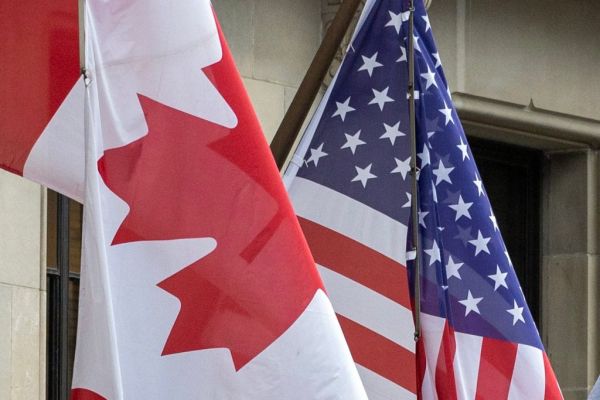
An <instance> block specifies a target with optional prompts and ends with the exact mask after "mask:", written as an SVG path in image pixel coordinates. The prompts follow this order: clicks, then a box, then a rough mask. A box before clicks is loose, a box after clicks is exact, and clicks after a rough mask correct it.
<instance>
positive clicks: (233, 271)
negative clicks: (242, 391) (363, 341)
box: [98, 30, 322, 369]
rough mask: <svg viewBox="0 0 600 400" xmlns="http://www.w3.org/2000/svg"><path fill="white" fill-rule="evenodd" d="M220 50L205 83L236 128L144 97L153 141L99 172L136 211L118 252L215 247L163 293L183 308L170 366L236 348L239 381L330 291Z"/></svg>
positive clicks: (116, 156) (126, 150) (127, 149)
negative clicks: (147, 245)
mask: <svg viewBox="0 0 600 400" xmlns="http://www.w3.org/2000/svg"><path fill="white" fill-rule="evenodd" d="M219 32H220V30H219ZM221 43H222V47H223V58H222V60H221V61H220V62H219V63H217V64H215V65H213V66H211V67H209V68H205V69H204V72H205V73H206V75H207V76H208V77H209V78H210V79H211V81H212V82H213V84H214V85H215V86H216V87H217V89H218V90H219V92H220V93H221V94H222V95H223V97H224V98H225V100H226V101H227V103H228V104H229V105H230V107H231V108H232V109H233V111H234V112H235V114H236V116H237V118H238V125H237V126H236V127H235V128H233V129H229V128H226V127H223V126H221V125H217V124H214V123H212V122H209V121H206V120H203V119H200V118H197V117H195V116H192V115H189V114H186V113H183V112H181V111H178V110H176V109H173V108H170V107H168V106H166V105H164V104H161V103H158V102H156V101H154V100H152V99H149V98H147V97H144V96H141V95H139V100H140V104H141V106H142V109H143V110H144V114H145V117H146V121H147V124H148V134H147V135H146V136H144V137H143V138H141V139H139V140H137V141H135V142H132V143H130V144H128V145H126V146H124V147H121V148H117V149H113V150H109V151H107V152H105V154H104V157H103V158H102V159H101V160H100V161H99V164H98V167H99V170H100V173H101V175H102V177H103V179H104V181H105V183H106V185H107V186H108V187H109V188H110V189H111V190H112V191H113V192H114V193H115V194H117V195H118V196H119V197H120V198H121V199H123V200H124V201H125V202H127V203H128V204H129V206H130V212H129V214H128V215H127V217H126V218H125V220H124V221H123V223H122V225H121V226H120V227H119V229H118V231H117V233H116V235H115V237H114V239H113V245H114V244H120V243H128V242H134V241H146V240H168V239H181V238H197V237H212V238H214V239H216V241H217V247H216V249H215V250H214V251H213V252H212V253H210V254H209V255H207V256H206V257H204V258H202V259H201V260H199V261H197V262H195V263H194V264H192V265H190V266H188V267H186V268H184V269H182V270H181V271H180V272H178V273H176V274H175V275H173V276H171V277H169V278H167V279H165V280H164V281H162V282H160V283H159V284H158V286H159V287H161V288H162V289H164V290H166V291H167V292H169V293H171V294H173V295H174V296H176V297H177V298H179V300H180V302H181V309H180V312H179V315H178V316H177V319H176V321H175V324H174V326H173V328H172V330H171V333H170V335H169V337H168V339H167V341H166V344H165V347H164V350H163V355H167V354H173V353H180V352H186V351H193V350H201V349H210V348H229V349H230V351H231V354H232V358H233V362H234V365H235V368H236V369H240V368H241V367H243V366H244V365H245V364H246V363H248V362H249V361H250V360H251V359H253V358H254V357H255V356H256V355H257V354H259V353H260V352H262V351H263V350H264V349H265V348H266V347H267V346H269V345H270V344H271V343H272V342H273V341H274V340H275V339H277V338H278V337H279V336H281V334H283V332H284V331H285V330H286V329H287V328H289V327H290V325H291V324H292V323H293V322H294V321H295V320H296V319H297V318H298V317H299V315H300V314H301V313H302V312H303V311H304V309H305V308H306V306H307V305H308V303H309V302H310V301H311V300H312V298H313V296H314V294H315V292H316V291H317V289H319V288H322V283H321V280H320V278H319V277H318V275H317V273H316V269H315V268H314V262H313V260H312V258H311V256H310V253H309V250H308V247H307V245H306V243H305V240H304V238H303V236H302V234H301V231H300V228H299V225H298V223H297V220H296V217H295V215H294V213H293V211H292V209H291V206H290V205H289V202H288V200H287V195H286V193H285V190H284V188H283V185H282V184H281V178H280V176H279V174H278V172H277V169H276V167H275V164H274V162H273V159H272V156H271V153H270V152H269V148H268V146H267V144H266V142H265V140H264V137H263V136H262V132H261V129H260V126H259V124H258V121H257V120H256V116H255V115H254V112H253V110H252V108H251V105H250V102H249V99H248V97H247V95H246V92H245V90H244V88H243V85H242V82H241V79H240V78H239V75H238V73H237V70H236V69H235V66H234V64H233V60H232V58H231V55H230V54H229V51H228V49H227V46H226V44H225V41H224V39H223V37H222V35H221ZM199 73H200V71H199Z"/></svg>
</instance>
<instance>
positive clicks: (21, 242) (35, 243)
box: [0, 170, 42, 288]
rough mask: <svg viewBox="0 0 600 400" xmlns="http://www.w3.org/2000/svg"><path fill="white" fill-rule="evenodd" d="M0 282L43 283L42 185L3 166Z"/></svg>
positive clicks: (0, 189) (1, 173)
mask: <svg viewBox="0 0 600 400" xmlns="http://www.w3.org/2000/svg"><path fill="white" fill-rule="evenodd" d="M0 210H1V211H0V226H1V227H2V230H0V283H6V284H12V285H19V286H27V287H31V288H39V287H40V265H41V263H40V254H41V243H40V242H41V232H40V230H41V228H42V227H41V225H42V224H41V210H42V187H41V186H40V185H37V184H35V183H32V182H29V181H27V180H25V179H23V178H21V177H18V176H16V175H13V174H10V173H8V172H5V171H2V170H0Z"/></svg>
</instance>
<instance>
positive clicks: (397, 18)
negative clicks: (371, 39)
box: [385, 11, 410, 33]
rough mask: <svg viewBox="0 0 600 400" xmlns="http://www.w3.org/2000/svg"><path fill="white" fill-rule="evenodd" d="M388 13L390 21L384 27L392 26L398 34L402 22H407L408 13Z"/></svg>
mask: <svg viewBox="0 0 600 400" xmlns="http://www.w3.org/2000/svg"><path fill="white" fill-rule="evenodd" d="M388 12H389V13H390V20H389V21H388V23H387V24H385V26H393V27H394V29H396V33H400V25H402V22H403V21H408V17H409V15H410V11H407V12H404V13H403V12H399V13H398V14H396V13H394V12H391V11H388Z"/></svg>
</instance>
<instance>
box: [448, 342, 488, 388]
mask: <svg viewBox="0 0 600 400" xmlns="http://www.w3.org/2000/svg"><path fill="white" fill-rule="evenodd" d="M454 338H455V340H456V353H455V356H454V362H453V365H454V380H455V382H456V392H457V396H458V399H461V400H471V399H474V398H475V392H476V391H477V376H478V374H479V362H480V360H481V346H482V344H483V338H482V337H481V336H475V335H468V334H465V333H460V332H455V333H454Z"/></svg>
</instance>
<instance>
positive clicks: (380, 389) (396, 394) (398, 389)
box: [356, 364, 417, 400]
mask: <svg viewBox="0 0 600 400" xmlns="http://www.w3.org/2000/svg"><path fill="white" fill-rule="evenodd" d="M356 369H358V375H360V379H361V380H362V383H363V385H364V386H365V390H366V391H367V395H368V396H369V400H404V399H406V400H409V399H410V400H412V399H416V398H417V395H416V394H414V393H412V392H410V391H409V390H406V389H405V388H403V387H402V386H400V385H397V384H395V383H394V382H392V381H390V380H388V379H386V378H384V377H383V376H381V375H379V374H376V373H375V372H373V371H371V370H370V369H368V368H365V367H363V366H362V365H360V364H356Z"/></svg>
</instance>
